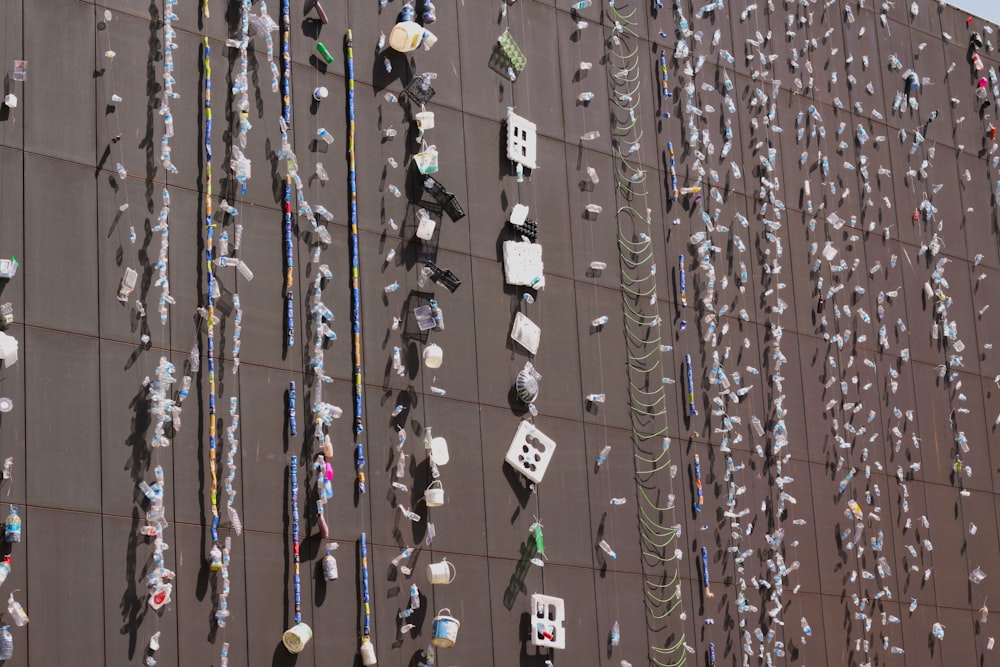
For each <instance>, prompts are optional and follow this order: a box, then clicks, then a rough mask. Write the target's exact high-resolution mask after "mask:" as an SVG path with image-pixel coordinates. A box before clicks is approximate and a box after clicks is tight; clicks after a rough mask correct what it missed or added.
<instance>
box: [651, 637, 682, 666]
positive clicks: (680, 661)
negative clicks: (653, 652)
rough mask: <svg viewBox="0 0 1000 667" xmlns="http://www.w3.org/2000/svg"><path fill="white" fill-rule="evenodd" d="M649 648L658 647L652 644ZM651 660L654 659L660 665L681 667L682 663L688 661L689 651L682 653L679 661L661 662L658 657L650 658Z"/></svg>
mask: <svg viewBox="0 0 1000 667" xmlns="http://www.w3.org/2000/svg"><path fill="white" fill-rule="evenodd" d="M681 641H682V642H683V641H684V635H681ZM649 648H653V649H655V648H656V647H655V646H650V647H649ZM650 660H652V661H653V662H654V663H655V664H656V665H658V667H681V665H683V664H684V663H686V662H687V653H684V654H683V655H681V659H680V660H678V661H677V662H660V661H659V660H657V659H656V658H650Z"/></svg>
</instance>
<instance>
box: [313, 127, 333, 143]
mask: <svg viewBox="0 0 1000 667" xmlns="http://www.w3.org/2000/svg"><path fill="white" fill-rule="evenodd" d="M316 134H318V135H319V138H320V139H322V140H323V141H325V142H326V143H327V145H329V144H332V143H333V135H332V134H330V133H329V132H327V131H326V128H325V127H321V128H319V129H318V130H317V131H316Z"/></svg>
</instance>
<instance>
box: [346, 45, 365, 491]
mask: <svg viewBox="0 0 1000 667" xmlns="http://www.w3.org/2000/svg"><path fill="white" fill-rule="evenodd" d="M347 114H348V132H347V156H348V181H349V184H350V188H351V349H352V353H353V355H354V439H355V443H354V444H355V452H354V464H355V467H356V468H357V474H358V491H359V492H360V493H364V492H365V449H364V444H363V443H362V442H361V434H362V433H363V432H364V430H365V426H364V421H363V418H362V411H361V397H362V396H361V395H362V392H363V390H364V387H363V386H362V382H363V378H362V369H361V280H360V271H359V266H360V260H359V258H360V254H361V253H360V248H359V236H358V179H357V165H356V163H355V153H354V132H355V116H354V43H353V39H352V35H351V30H350V29H348V30H347Z"/></svg>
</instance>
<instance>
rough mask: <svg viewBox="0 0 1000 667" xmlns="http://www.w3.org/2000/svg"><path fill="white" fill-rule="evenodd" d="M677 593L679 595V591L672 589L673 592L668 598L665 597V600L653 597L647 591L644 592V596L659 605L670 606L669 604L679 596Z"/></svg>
mask: <svg viewBox="0 0 1000 667" xmlns="http://www.w3.org/2000/svg"><path fill="white" fill-rule="evenodd" d="M679 593H680V591H679V590H678V589H677V588H674V592H673V593H671V594H670V597H667V598H663V599H661V598H658V597H656V596H655V595H653V594H652V593H650V592H649V591H646V596H647V597H649V599H650V600H653V601H655V602H657V603H659V604H670V603H671V602H673V601H674V600H676V599H677V597H678V596H679Z"/></svg>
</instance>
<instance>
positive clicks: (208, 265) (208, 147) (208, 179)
mask: <svg viewBox="0 0 1000 667" xmlns="http://www.w3.org/2000/svg"><path fill="white" fill-rule="evenodd" d="M205 8H206V9H205V11H206V15H207V11H208V5H207V4H206V6H205ZM202 48H203V50H204V51H203V54H204V55H203V64H204V70H205V271H206V272H207V274H208V298H207V300H206V301H207V306H206V309H205V311H206V313H205V321H206V325H207V329H208V336H207V340H208V471H209V477H210V484H211V486H210V487H209V489H210V490H209V494H210V498H211V501H212V542H213V544H214V545H215V546H216V547H217V546H218V544H217V543H218V541H219V478H218V470H217V467H218V466H217V463H216V456H217V454H216V448H217V445H218V442H217V433H216V423H215V421H216V420H215V401H216V395H215V289H216V287H215V267H214V262H213V259H212V258H213V254H212V253H213V251H212V248H213V246H214V245H215V239H214V237H215V224H214V223H213V222H212V47H211V46H209V44H208V36H206V37H205V38H204V42H203V46H202Z"/></svg>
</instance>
